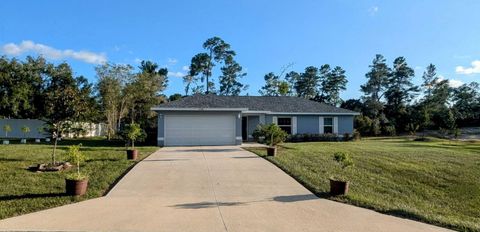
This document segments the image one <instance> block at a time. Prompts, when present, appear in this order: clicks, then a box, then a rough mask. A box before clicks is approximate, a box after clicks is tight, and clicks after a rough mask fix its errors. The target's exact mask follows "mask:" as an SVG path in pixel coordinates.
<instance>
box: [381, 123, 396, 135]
mask: <svg viewBox="0 0 480 232" xmlns="http://www.w3.org/2000/svg"><path fill="white" fill-rule="evenodd" d="M384 130H385V134H386V135H389V136H395V135H396V134H397V130H396V129H395V126H392V125H390V126H385V129H384Z"/></svg>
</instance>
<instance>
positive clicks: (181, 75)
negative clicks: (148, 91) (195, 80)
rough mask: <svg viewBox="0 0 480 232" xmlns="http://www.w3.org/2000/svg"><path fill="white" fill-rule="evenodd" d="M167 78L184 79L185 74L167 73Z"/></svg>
mask: <svg viewBox="0 0 480 232" xmlns="http://www.w3.org/2000/svg"><path fill="white" fill-rule="evenodd" d="M168 76H169V77H184V76H185V73H182V72H168Z"/></svg>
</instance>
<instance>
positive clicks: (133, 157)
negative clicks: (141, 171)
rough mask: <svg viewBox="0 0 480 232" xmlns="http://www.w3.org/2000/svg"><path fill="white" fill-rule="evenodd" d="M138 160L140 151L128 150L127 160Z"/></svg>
mask: <svg viewBox="0 0 480 232" xmlns="http://www.w3.org/2000/svg"><path fill="white" fill-rule="evenodd" d="M137 158H138V150H127V159H129V160H136V159H137Z"/></svg>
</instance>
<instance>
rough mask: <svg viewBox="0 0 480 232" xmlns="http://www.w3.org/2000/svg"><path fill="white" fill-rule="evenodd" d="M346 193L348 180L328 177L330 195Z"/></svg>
mask: <svg viewBox="0 0 480 232" xmlns="http://www.w3.org/2000/svg"><path fill="white" fill-rule="evenodd" d="M347 193H348V181H340V180H333V179H330V194H331V195H334V196H336V195H346V194H347Z"/></svg>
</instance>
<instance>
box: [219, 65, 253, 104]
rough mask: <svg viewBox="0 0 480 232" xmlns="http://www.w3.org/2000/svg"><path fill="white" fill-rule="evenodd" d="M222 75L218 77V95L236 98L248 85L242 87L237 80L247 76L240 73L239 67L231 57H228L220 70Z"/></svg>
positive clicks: (240, 67) (240, 68)
mask: <svg viewBox="0 0 480 232" xmlns="http://www.w3.org/2000/svg"><path fill="white" fill-rule="evenodd" d="M221 70H222V75H221V76H220V77H219V81H220V91H219V92H218V93H219V94H220V95H230V96H238V95H239V94H240V92H241V91H242V90H246V89H247V88H248V85H243V84H242V83H241V82H240V81H239V79H240V78H242V77H245V76H246V75H247V74H246V73H244V72H242V66H240V65H239V64H238V63H237V62H236V61H235V60H233V57H231V56H230V57H228V58H227V59H226V62H225V66H223V67H222V68H221Z"/></svg>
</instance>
